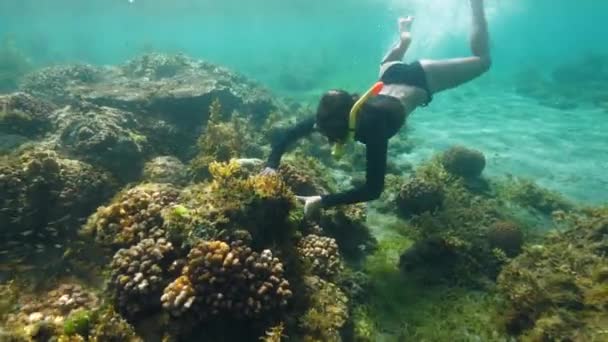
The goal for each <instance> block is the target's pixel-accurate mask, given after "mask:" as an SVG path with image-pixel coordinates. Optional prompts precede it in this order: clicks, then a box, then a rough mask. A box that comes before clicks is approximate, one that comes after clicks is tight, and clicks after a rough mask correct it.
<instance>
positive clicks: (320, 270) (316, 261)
mask: <svg viewBox="0 0 608 342" xmlns="http://www.w3.org/2000/svg"><path fill="white" fill-rule="evenodd" d="M297 250H298V255H299V257H300V259H301V260H302V261H303V262H304V263H305V264H306V265H308V266H309V267H310V268H311V271H312V273H313V274H315V275H318V276H320V277H323V278H332V277H335V276H336V275H337V274H338V273H339V272H340V271H341V270H342V269H343V265H342V260H341V257H340V253H339V252H338V244H337V243H336V240H335V239H333V238H330V237H325V236H318V235H313V234H311V235H307V236H305V237H304V238H302V239H301V240H300V242H299V243H298V246H297Z"/></svg>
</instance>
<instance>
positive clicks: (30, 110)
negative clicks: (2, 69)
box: [0, 93, 55, 138]
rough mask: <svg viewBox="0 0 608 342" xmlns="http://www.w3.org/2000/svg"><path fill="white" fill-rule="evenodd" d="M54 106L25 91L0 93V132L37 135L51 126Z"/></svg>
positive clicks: (29, 135)
mask: <svg viewBox="0 0 608 342" xmlns="http://www.w3.org/2000/svg"><path fill="white" fill-rule="evenodd" d="M54 109H55V106H54V105H53V104H51V103H49V102H47V101H44V100H41V99H38V98H36V97H34V96H32V95H29V94H26V93H12V94H7V95H0V133H5V134H14V135H21V136H23V137H29V138H31V137H38V136H41V135H43V134H45V133H47V132H48V130H49V129H50V128H51V122H50V119H49V117H50V115H51V113H52V112H53V110H54Z"/></svg>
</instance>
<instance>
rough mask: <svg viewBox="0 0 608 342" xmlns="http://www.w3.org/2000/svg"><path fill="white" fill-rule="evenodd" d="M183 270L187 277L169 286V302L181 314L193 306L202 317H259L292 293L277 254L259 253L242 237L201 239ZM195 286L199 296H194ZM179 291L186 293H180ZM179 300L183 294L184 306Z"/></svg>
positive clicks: (166, 295) (266, 251) (268, 251)
mask: <svg viewBox="0 0 608 342" xmlns="http://www.w3.org/2000/svg"><path fill="white" fill-rule="evenodd" d="M183 274H184V276H185V277H186V278H184V277H180V278H178V279H177V280H176V281H175V282H174V283H172V284H170V285H169V286H168V287H167V288H166V289H165V295H164V296H163V297H164V302H165V303H167V304H166V306H167V307H168V308H170V310H171V311H172V312H177V313H182V312H185V311H188V308H187V307H186V306H192V309H193V310H195V311H196V312H195V313H196V314H197V315H198V316H199V317H201V318H202V319H205V318H209V317H211V316H216V315H218V314H220V313H225V314H229V315H231V316H233V317H237V318H238V317H247V318H256V317H259V316H261V315H263V314H265V313H267V312H271V311H273V310H276V309H279V308H281V307H284V306H285V305H286V304H287V301H288V300H289V298H290V297H291V295H292V293H291V290H290V289H289V282H288V281H287V280H286V279H284V278H283V265H282V264H281V262H280V261H279V260H278V259H277V258H275V257H273V255H272V252H271V251H270V250H264V251H263V252H262V253H260V254H258V253H257V252H254V251H252V249H251V248H250V247H248V246H247V245H245V244H244V242H243V241H241V240H237V241H234V242H232V243H231V244H228V243H226V242H223V241H201V242H199V243H198V244H197V245H196V246H194V247H193V248H192V250H191V251H190V253H189V255H188V264H187V266H186V267H185V268H184V270H183ZM188 281H189V283H188ZM190 284H191V285H190ZM190 286H192V288H193V289H194V292H195V296H196V298H195V299H190V296H191V293H190V290H189V289H188V288H189V287H190ZM184 290H185V291H184ZM177 291H180V293H181V292H183V293H185V294H184V295H181V296H182V297H180V294H179V293H177ZM177 298H183V300H181V301H180V303H181V305H180V304H179V303H177V302H176V301H175V300H176V299H177ZM171 299H173V300H172V301H171ZM192 302H194V304H193V305H192ZM192 309H191V310H192Z"/></svg>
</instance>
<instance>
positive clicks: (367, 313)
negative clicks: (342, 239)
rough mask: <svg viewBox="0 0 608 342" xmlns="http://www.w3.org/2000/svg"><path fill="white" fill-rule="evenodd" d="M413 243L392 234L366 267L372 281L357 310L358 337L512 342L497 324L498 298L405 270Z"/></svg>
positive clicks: (355, 320) (395, 339)
mask: <svg viewBox="0 0 608 342" xmlns="http://www.w3.org/2000/svg"><path fill="white" fill-rule="evenodd" d="M411 243H412V241H411V240H409V239H408V238H405V237H403V236H400V235H394V236H391V237H387V238H386V239H385V240H383V241H381V242H380V243H379V246H378V249H377V251H376V252H375V253H374V254H373V255H371V256H370V257H369V259H368V261H367V263H366V265H365V270H366V272H368V273H369V275H370V278H371V281H372V284H371V289H370V291H369V293H367V295H366V298H367V302H366V303H365V304H363V305H360V306H358V307H356V308H355V310H354V312H355V314H354V328H355V333H356V335H357V336H356V340H357V341H378V340H387V341H409V340H415V341H471V340H481V341H490V340H491V341H507V340H508V339H507V337H506V336H505V335H504V333H503V332H502V331H501V329H500V327H499V326H497V325H496V324H494V321H495V320H494V318H495V317H496V315H497V313H496V307H497V298H496V296H495V295H494V294H493V292H492V291H490V292H488V293H486V292H479V291H474V290H471V289H466V288H460V287H452V286H445V285H442V286H428V285H427V284H425V283H419V282H417V281H416V280H415V279H412V278H408V277H407V276H405V275H403V274H401V273H400V272H399V270H398V268H397V262H398V258H399V254H400V253H401V252H402V251H403V249H404V248H407V247H408V246H409V245H411Z"/></svg>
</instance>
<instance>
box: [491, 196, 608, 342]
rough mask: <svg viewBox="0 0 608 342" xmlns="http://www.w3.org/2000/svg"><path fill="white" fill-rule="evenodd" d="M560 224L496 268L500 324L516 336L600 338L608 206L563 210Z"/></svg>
mask: <svg viewBox="0 0 608 342" xmlns="http://www.w3.org/2000/svg"><path fill="white" fill-rule="evenodd" d="M560 227H561V230H562V231H561V232H558V233H553V234H551V235H549V236H548V237H547V239H546V241H545V242H544V244H543V245H534V246H530V247H528V248H526V249H525V250H524V252H523V253H522V254H520V255H519V256H518V257H516V258H515V259H513V261H512V262H510V263H509V264H508V265H507V266H506V267H505V268H504V269H503V270H502V272H501V273H500V275H499V277H498V289H499V290H500V292H501V294H502V295H503V296H504V298H505V299H506V304H507V308H506V310H505V312H504V316H503V324H504V326H505V328H506V330H507V332H509V333H510V334H512V335H515V336H516V337H517V338H518V339H522V340H535V341H536V340H538V341H594V340H603V339H604V337H605V332H603V330H604V328H605V323H603V322H606V321H607V320H608V283H607V282H606V279H607V278H606V276H605V274H606V266H605V265H606V264H608V259H607V254H606V252H607V251H608V240H607V239H606V236H608V209H606V208H599V209H591V210H586V211H583V212H579V213H575V214H571V215H567V216H566V217H565V218H564V219H563V220H562V221H561V222H560ZM564 228H565V230H564Z"/></svg>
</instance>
